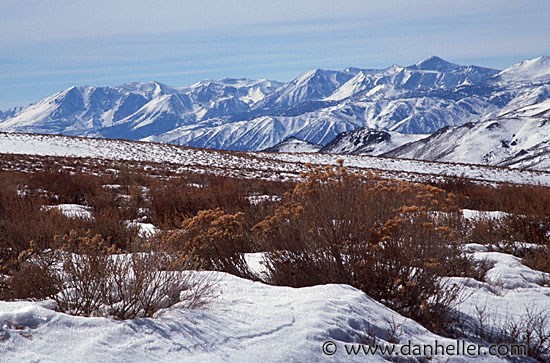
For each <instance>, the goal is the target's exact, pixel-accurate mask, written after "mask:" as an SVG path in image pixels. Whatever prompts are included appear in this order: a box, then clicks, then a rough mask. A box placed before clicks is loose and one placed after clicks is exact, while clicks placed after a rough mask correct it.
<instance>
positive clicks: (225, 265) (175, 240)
mask: <svg viewBox="0 0 550 363" xmlns="http://www.w3.org/2000/svg"><path fill="white" fill-rule="evenodd" d="M244 216H245V215H244V213H242V212H237V213H235V214H227V213H225V212H224V211H222V210H221V209H219V208H217V209H210V210H204V211H200V212H199V213H198V214H197V215H196V216H195V217H192V218H187V219H185V220H184V221H183V222H182V225H181V230H177V231H173V232H170V233H168V235H167V236H166V241H167V245H169V246H172V248H173V249H174V250H176V251H181V252H183V253H186V254H187V253H193V254H195V255H197V256H198V257H199V258H200V259H201V261H202V267H203V268H205V269H208V270H216V271H224V272H229V273H232V274H234V275H237V276H241V277H248V278H253V274H252V273H251V272H250V270H249V268H248V265H247V263H246V260H245V258H244V255H243V254H244V253H246V252H252V251H254V250H255V246H254V244H253V242H252V239H251V234H250V232H249V231H250V226H249V224H248V223H247V221H246V220H245V218H244Z"/></svg>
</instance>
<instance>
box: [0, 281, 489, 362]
mask: <svg viewBox="0 0 550 363" xmlns="http://www.w3.org/2000/svg"><path fill="white" fill-rule="evenodd" d="M218 275H219V278H220V283H219V285H218V288H219V296H218V298H217V299H216V300H215V301H214V302H213V303H211V304H210V305H207V306H206V307H205V308H203V309H202V310H186V309H182V308H178V307H177V306H174V307H172V308H170V309H167V310H164V311H162V312H161V313H160V314H159V315H158V316H157V317H156V318H154V319H136V320H126V321H116V320H113V319H109V318H99V317H90V318H85V317H75V316H70V315H66V314H62V313H57V312H54V311H53V310H51V309H50V308H49V307H48V306H47V305H46V304H45V303H36V302H0V326H1V327H2V334H3V337H4V340H3V341H2V342H0V356H1V357H2V362H29V361H40V362H78V361H87V362H99V361H101V362H142V361H143V362H145V361H163V362H182V361H186V362H262V361H264V362H306V361H307V362H311V361H330V362H350V361H352V362H354V361H357V362H364V361H366V360H368V361H369V362H384V361H386V360H385V359H384V358H383V357H382V356H369V357H366V356H365V355H364V354H358V355H356V356H353V355H352V356H349V355H347V354H346V352H345V349H344V344H345V343H360V342H364V339H365V334H367V332H369V334H370V335H374V336H376V337H377V338H378V339H379V341H380V342H385V341H386V340H388V339H389V338H388V337H389V331H390V329H391V328H390V325H391V323H392V322H394V323H396V324H400V325H401V331H402V335H401V337H400V338H399V343H400V344H405V343H406V342H407V339H411V340H412V341H413V342H414V343H418V344H423V343H428V344H429V343H431V344H434V342H435V340H436V339H437V341H438V342H439V343H440V344H455V341H453V340H450V339H445V338H442V337H439V336H437V335H434V334H432V333H430V332H428V331H427V330H426V329H424V328H423V327H421V326H420V325H418V324H417V323H416V322H414V321H412V320H409V319H406V318H404V317H402V316H400V315H399V314H397V313H395V312H393V311H391V310H390V309H388V308H386V307H384V306H383V305H381V304H380V303H377V302H376V301H374V300H372V299H371V298H369V297H368V296H367V295H365V294H364V293H363V292H361V291H359V290H357V289H354V288H352V287H350V286H347V285H323V286H315V287H308V288H300V289H295V288H289V287H274V286H268V285H265V284H262V283H258V282H252V281H248V280H244V279H239V278H237V277H234V276H231V275H228V274H223V273H218ZM50 307H51V306H50ZM329 340H330V341H332V342H334V343H335V344H336V346H337V348H338V351H337V352H336V354H335V355H333V356H330V357H329V356H325V355H323V353H322V350H321V348H322V345H323V343H324V342H325V341H329ZM471 359H472V357H469V359H467V360H454V361H456V362H458V361H471ZM436 361H437V360H436ZM479 361H491V360H487V359H486V358H485V359H484V360H479ZM492 361H497V359H496V358H495V359H492Z"/></svg>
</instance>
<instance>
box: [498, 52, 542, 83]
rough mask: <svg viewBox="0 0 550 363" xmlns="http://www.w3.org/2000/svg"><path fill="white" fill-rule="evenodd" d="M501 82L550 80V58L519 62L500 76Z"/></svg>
mask: <svg viewBox="0 0 550 363" xmlns="http://www.w3.org/2000/svg"><path fill="white" fill-rule="evenodd" d="M498 76H499V77H500V79H501V80H516V81H520V80H534V79H537V78H550V57H549V56H540V57H537V58H533V59H527V60H524V61H523V62H519V63H516V64H514V65H513V66H511V67H510V68H507V69H505V70H503V71H502V72H500V73H499V74H498Z"/></svg>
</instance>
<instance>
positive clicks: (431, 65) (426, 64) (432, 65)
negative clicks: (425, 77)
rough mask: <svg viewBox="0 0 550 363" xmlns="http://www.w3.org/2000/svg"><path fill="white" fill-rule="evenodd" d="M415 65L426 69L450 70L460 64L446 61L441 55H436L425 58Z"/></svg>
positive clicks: (417, 67)
mask: <svg viewBox="0 0 550 363" xmlns="http://www.w3.org/2000/svg"><path fill="white" fill-rule="evenodd" d="M415 67H416V69H419V70H424V71H440V72H448V71H450V70H453V69H456V68H457V67H458V66H457V65H456V64H454V63H451V62H448V61H446V60H445V59H443V58H441V57H438V56H435V55H434V56H431V57H430V58H427V59H424V60H423V61H421V62H420V63H417V64H416V65H415Z"/></svg>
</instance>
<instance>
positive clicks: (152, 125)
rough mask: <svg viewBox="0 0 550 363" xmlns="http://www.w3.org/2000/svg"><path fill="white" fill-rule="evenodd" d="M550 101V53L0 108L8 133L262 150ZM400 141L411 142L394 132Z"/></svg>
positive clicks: (126, 89)
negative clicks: (486, 63) (290, 141)
mask: <svg viewBox="0 0 550 363" xmlns="http://www.w3.org/2000/svg"><path fill="white" fill-rule="evenodd" d="M548 97H550V57H539V58H535V59H532V60H527V61H524V62H521V63H518V64H516V65H513V66H512V67H510V68H508V69H506V70H503V71H498V70H494V69H489V68H483V67H477V66H461V65H456V64H453V63H449V62H447V61H445V60H443V59H441V58H438V57H431V58H429V59H426V60H424V61H422V62H420V63H418V64H414V65H411V66H407V67H401V66H397V65H394V66H391V67H388V68H385V69H360V68H346V69H344V70H339V71H332V70H321V69H316V70H312V71H309V72H306V73H304V74H302V75H300V76H299V77H297V78H296V79H294V80H292V81H290V82H287V83H282V82H277V81H269V80H248V79H222V80H219V81H210V80H207V81H201V82H199V83H196V84H194V85H191V86H187V87H170V86H166V85H163V84H160V83H157V82H149V83H132V84H126V85H121V86H112V87H71V88H69V89H67V90H65V91H63V92H59V93H56V94H54V95H52V96H50V97H47V98H45V99H43V100H41V101H39V102H37V103H34V104H31V105H29V106H26V107H20V108H14V109H11V110H7V111H5V112H3V113H0V131H17V132H31V133H49V134H54V133H55V134H66V135H78V136H94V137H105V138H122V139H129V140H144V141H156V142H167V143H173V144H178V145H188V146H196V147H206V148H217V149H229V150H252V151H255V150H263V149H266V148H269V147H272V146H274V145H275V144H277V143H279V142H281V141H283V140H285V139H287V138H289V137H295V138H298V139H301V140H304V141H307V142H310V143H314V144H319V145H321V146H326V145H327V144H328V143H329V142H331V141H332V140H333V139H334V138H335V137H336V136H337V135H338V134H340V133H342V132H348V131H352V130H356V129H359V128H362V127H368V128H370V129H373V130H383V131H388V132H395V135H400V134H430V133H433V132H435V131H437V130H439V129H441V128H443V127H446V126H460V125H464V124H466V123H470V122H478V121H486V120H490V119H494V118H496V117H499V116H500V115H504V114H506V113H509V112H512V111H516V110H519V109H522V108H523V107H526V106H529V105H533V104H535V103H537V102H540V101H543V100H545V99H546V98H548ZM397 133H399V134H397ZM397 139H400V140H402V141H406V137H404V138H399V137H397V136H393V137H392V140H394V141H396V140H397ZM416 139H418V138H416ZM408 141H414V140H408ZM400 143H401V142H397V143H396V144H390V146H393V147H397V146H399V144H400ZM390 146H384V147H380V148H378V149H376V152H380V153H382V152H387V151H390V150H389V148H390ZM339 151H342V152H343V151H344V150H339Z"/></svg>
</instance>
